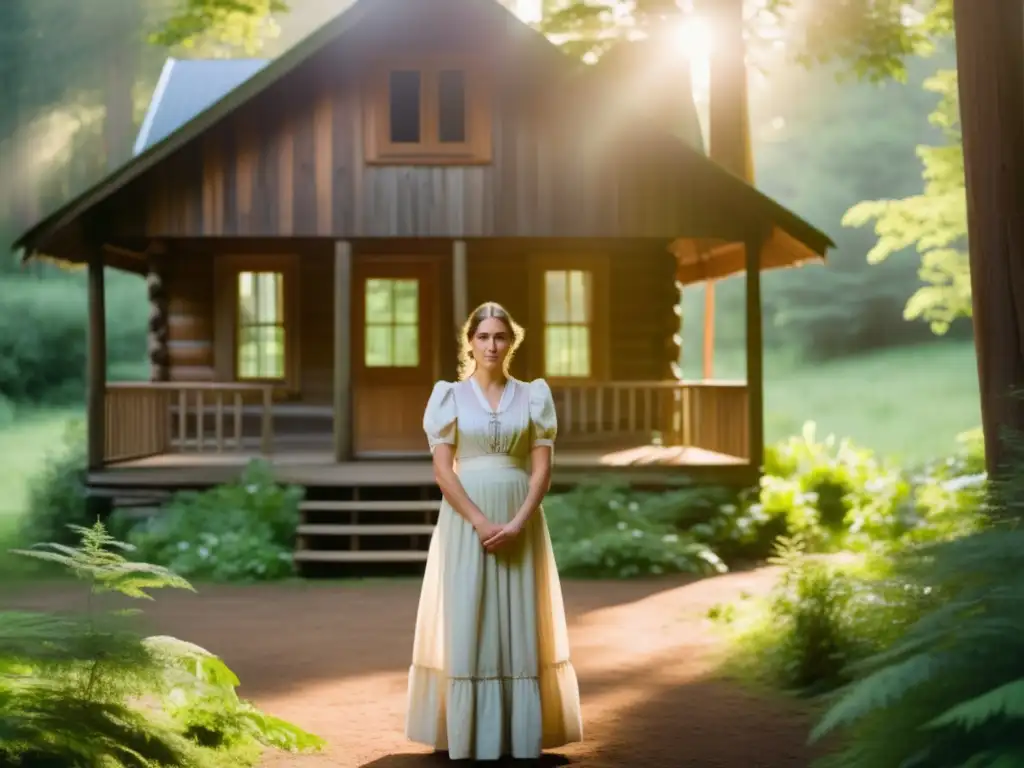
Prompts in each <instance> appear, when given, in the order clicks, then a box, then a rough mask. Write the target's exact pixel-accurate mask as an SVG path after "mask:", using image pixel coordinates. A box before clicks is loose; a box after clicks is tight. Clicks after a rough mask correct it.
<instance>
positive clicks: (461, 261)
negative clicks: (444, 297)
mask: <svg viewBox="0 0 1024 768" xmlns="http://www.w3.org/2000/svg"><path fill="white" fill-rule="evenodd" d="M452 314H453V319H454V320H455V334H456V336H458V334H459V333H460V332H461V331H462V324H463V323H465V322H466V318H467V317H469V265H468V261H467V251H466V241H465V240H456V241H455V242H454V243H452Z"/></svg>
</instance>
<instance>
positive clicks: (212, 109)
mask: <svg viewBox="0 0 1024 768" xmlns="http://www.w3.org/2000/svg"><path fill="white" fill-rule="evenodd" d="M424 2H425V0H355V2H354V3H352V4H351V5H349V6H348V7H347V8H346V9H344V10H343V11H341V12H340V13H339V14H338V15H337V16H335V17H334V18H333V19H331V20H330V21H329V22H327V23H326V24H324V25H323V26H321V27H319V28H318V29H316V30H314V31H313V32H312V33H310V34H309V35H308V36H307V37H305V38H304V39H303V40H302V41H300V42H299V43H298V44H296V45H295V46H293V47H292V48H290V49H288V50H287V51H285V52H284V53H283V54H281V55H280V56H279V57H278V58H276V59H274V60H273V61H270V62H267V61H265V60H258V59H249V60H240V61H241V63H240V64H238V66H237V67H236V66H234V65H229V66H230V67H231V68H230V69H229V68H223V69H219V68H218V69H217V77H216V78H215V80H216V82H211V83H204V84H202V85H200V86H199V90H197V91H193V92H191V95H189V94H190V91H189V85H190V84H191V85H192V86H196V85H197V83H198V82H199V80H201V79H202V78H201V76H202V75H203V74H208V75H209V74H211V73H213V72H214V71H215V68H214V67H211V66H210V65H211V64H212V62H210V61H202V62H190V63H188V65H186V66H183V65H184V64H185V62H183V61H181V60H171V61H173V62H174V63H173V64H172V63H171V61H169V62H168V65H166V66H165V70H164V73H163V74H164V75H166V82H163V88H162V89H160V88H159V87H158V91H157V92H156V93H154V99H153V104H151V105H150V109H149V111H148V112H147V121H148V125H147V124H146V123H145V122H144V124H143V127H142V130H140V133H139V137H138V139H137V141H136V148H137V152H136V154H135V156H134V157H133V159H132V160H130V161H129V162H127V163H126V164H124V165H123V166H121V167H120V168H118V169H116V170H115V171H113V172H112V173H110V174H109V175H108V176H107V177H106V178H104V179H102V180H101V181H100V182H98V183H97V184H95V185H93V186H92V187H91V188H89V189H87V190H86V191H85V192H83V193H81V194H80V195H78V196H77V197H75V198H73V199H72V200H70V201H69V202H67V203H65V204H64V205H63V206H61V207H60V208H58V209H57V210H56V211H54V212H53V213H52V214H50V215H48V216H47V217H45V218H44V219H42V220H41V221H39V222H37V223H36V224H35V225H33V226H32V227H31V228H30V229H28V230H27V231H26V232H25V233H23V234H22V235H21V236H20V237H19V238H18V239H17V240H16V241H15V242H14V244H13V247H14V248H15V249H20V250H21V251H22V252H23V253H22V255H23V258H24V259H29V258H32V256H33V255H35V251H36V250H37V249H38V248H39V247H40V246H41V245H43V246H45V243H46V242H47V240H48V239H49V238H50V237H52V236H53V235H54V234H56V233H58V232H60V231H61V230H62V228H63V227H65V226H67V225H69V224H71V223H73V222H75V221H76V220H78V219H79V217H81V216H82V215H83V214H85V213H87V212H88V211H89V210H90V209H92V208H93V207H94V206H96V205H98V204H99V203H101V202H103V201H104V200H106V199H107V198H109V197H110V196H111V195H113V194H114V193H115V192H117V191H118V190H120V189H122V188H123V187H124V186H125V185H127V184H128V183H130V182H132V181H133V180H135V179H137V178H139V177H140V176H142V175H143V174H144V173H146V172H147V171H149V170H150V169H152V168H154V167H155V166H157V165H159V164H160V163H161V162H162V161H164V160H165V159H166V158H168V157H169V156H171V155H172V154H173V153H174V152H176V151H177V150H178V149H180V148H182V147H184V146H185V145H186V144H188V143H189V142H191V141H193V140H194V139H196V138H198V137H200V136H201V135H203V134H204V133H205V132H206V131H207V130H208V129H210V128H212V127H213V126H215V125H216V124H217V123H219V122H220V121H221V120H223V119H224V118H226V117H228V116H229V115H231V114H232V113H233V112H235V110H237V109H238V108H239V107H241V106H242V105H244V104H246V103H247V102H249V101H250V100H251V99H253V98H255V97H256V96H258V95H259V94H261V93H262V92H264V91H265V90H266V89H267V88H269V87H270V86H271V85H273V84H274V83H276V82H278V81H280V80H281V79H282V78H283V77H285V76H286V75H287V74H288V73H290V72H292V71H293V70H294V69H296V68H297V67H298V66H300V65H301V64H303V63H304V62H306V61H307V60H309V59H310V58H311V57H313V56H314V55H315V54H317V53H318V52H319V51H320V50H322V49H323V48H324V47H325V46H327V45H328V44H330V43H333V42H335V41H337V40H339V39H341V38H342V37H346V36H348V35H350V34H352V33H353V31H354V30H355V29H356V28H357V27H358V26H359V25H360V23H361V22H363V21H364V20H368V19H369V18H371V17H374V18H376V19H381V18H387V17H388V16H389V15H390V16H395V15H401V13H402V12H403V11H406V12H407V11H408V8H409V7H410V6H418V7H419V8H422V7H423V6H422V3H424ZM448 2H449V3H450V4H452V5H455V6H458V5H462V6H465V8H466V10H467V11H473V12H476V13H478V14H479V13H484V14H487V15H489V19H488V20H489V21H490V22H494V23H496V24H499V25H501V26H503V28H504V29H505V30H506V31H507V32H508V34H509V35H510V36H512V37H517V38H519V42H521V43H522V44H523V45H524V46H527V47H529V48H530V49H531V50H532V52H533V53H534V54H536V55H537V56H538V57H539V59H540V60H541V61H547V62H550V63H551V64H552V65H554V66H555V67H557V68H558V69H559V70H560V71H562V72H564V73H566V74H570V73H573V72H580V71H583V70H590V71H593V69H594V68H592V67H589V66H586V65H581V64H580V62H578V61H576V60H574V59H572V58H570V57H569V56H567V55H566V54H565V53H564V52H563V51H562V50H561V49H560V48H558V46H556V45H554V44H553V43H552V42H551V41H550V40H548V39H547V38H546V37H545V36H544V35H542V34H541V33H540V32H538V31H537V30H535V29H534V28H532V27H530V26H529V25H527V24H525V23H523V22H522V21H520V20H519V19H518V18H517V17H516V16H515V15H514V14H513V13H512V12H511V11H510V10H509V9H507V8H505V7H504V6H503V5H501V4H500V3H499V2H497V0H448ZM352 36H353V37H355V35H354V34H353V35H352ZM220 63H222V62H218V64H220ZM204 68H205V71H204ZM175 70H177V71H178V73H179V74H177V75H175V74H174V72H175ZM164 79H165V78H164V77H163V76H162V77H161V80H162V81H164ZM211 79H213V78H211ZM175 81H176V82H175ZM232 82H234V83H235V84H234V86H232V87H229V86H230V83H232ZM225 89H227V90H225ZM204 102H205V105H204ZM675 142H676V145H677V148H678V149H679V150H681V151H682V153H683V154H689V155H692V156H693V157H694V158H695V160H696V162H699V163H701V164H704V165H707V166H709V168H708V170H709V171H710V172H713V173H715V174H721V175H722V176H723V177H725V178H724V179H723V181H725V183H726V184H728V185H729V186H734V188H735V190H736V194H737V195H738V196H740V198H741V199H743V198H745V199H747V200H748V202H751V203H754V204H755V205H757V207H759V208H761V209H762V210H764V211H766V218H771V219H772V220H773V221H774V222H775V223H776V224H777V225H779V226H782V227H783V228H785V229H786V230H787V231H788V232H789V233H790V234H791V235H792V236H793V237H795V238H798V239H799V240H800V241H801V242H802V243H803V244H804V245H805V246H806V248H805V249H804V251H805V254H806V257H807V258H803V259H802V260H803V261H806V260H808V258H815V257H817V258H820V257H822V256H824V254H825V252H826V251H827V249H828V248H829V247H834V245H835V244H834V243H833V242H832V240H831V239H830V238H829V237H828V236H827V235H826V234H824V233H823V232H821V231H820V230H818V229H817V228H816V227H814V226H813V225H811V224H809V223H808V222H806V221H805V220H803V219H801V218H800V217H799V216H797V215H796V214H794V213H793V212H792V211H790V210H788V209H787V208H785V207H784V206H782V205H780V204H779V203H777V202H776V201H775V200H773V199H772V198H770V197H768V196H767V195H765V194H764V193H762V192H760V191H759V190H757V189H756V188H754V187H752V186H751V185H749V184H747V183H746V182H745V181H743V180H741V179H739V178H738V177H733V176H732V174H730V173H729V172H728V171H726V170H725V169H724V168H722V167H721V166H719V165H718V164H717V163H714V162H713V161H711V160H709V159H708V158H707V157H705V156H704V155H703V154H702V153H701V152H700V151H699V150H696V149H694V148H693V147H691V146H689V145H688V144H687V143H686V142H685V141H682V140H680V139H675ZM798 261H799V260H794V261H790V262H789V263H797V262H798ZM779 266H781V264H780V265H779Z"/></svg>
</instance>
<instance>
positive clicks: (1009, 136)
mask: <svg viewBox="0 0 1024 768" xmlns="http://www.w3.org/2000/svg"><path fill="white" fill-rule="evenodd" d="M954 14H955V22H956V49H957V69H958V72H959V88H960V114H961V123H962V126H963V143H964V167H965V172H966V186H967V224H968V233H969V240H970V260H971V286H972V303H973V308H974V337H975V345H976V348H977V357H978V380H979V385H980V391H981V419H982V426H983V428H984V432H985V454H986V464H987V467H988V471H989V473H990V475H994V474H997V473H998V472H999V471H1001V470H1002V469H1003V468H1004V465H1005V460H1006V458H1007V451H1006V443H1005V437H1006V431H1007V430H1010V431H1013V432H1020V433H1022V434H1024V400H1022V399H1021V398H1020V396H1017V395H1015V394H1013V393H1014V391H1015V390H1018V389H1024V261H1022V259H1024V2H1022V0H954Z"/></svg>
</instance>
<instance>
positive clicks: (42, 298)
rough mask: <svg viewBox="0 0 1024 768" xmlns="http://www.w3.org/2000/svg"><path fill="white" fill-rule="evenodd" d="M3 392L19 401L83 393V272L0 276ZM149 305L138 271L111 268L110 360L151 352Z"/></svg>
mask: <svg viewBox="0 0 1024 768" xmlns="http://www.w3.org/2000/svg"><path fill="white" fill-rule="evenodd" d="M0 307H3V311H2V312H0V395H3V396H5V397H7V398H9V399H10V400H13V401H15V402H27V401H31V402H58V401H68V402H70V401H72V400H77V399H79V398H81V396H82V393H83V392H84V390H85V360H86V349H87V347H86V316H87V312H86V290H85V280H84V278H83V276H82V275H81V274H78V273H67V272H61V271H59V270H53V273H52V274H47V276H45V277H40V278H29V277H15V276H11V275H4V279H3V280H2V281H0ZM148 315H149V304H148V301H147V299H146V288H145V284H144V283H143V281H142V280H141V279H139V278H138V277H136V276H134V275H125V274H122V273H116V272H113V271H108V273H107V317H108V318H114V317H116V318H117V322H116V323H114V322H110V323H108V324H107V359H108V361H109V363H110V364H111V365H118V364H125V363H136V362H138V361H141V360H144V359H145V357H146V327H147V318H148Z"/></svg>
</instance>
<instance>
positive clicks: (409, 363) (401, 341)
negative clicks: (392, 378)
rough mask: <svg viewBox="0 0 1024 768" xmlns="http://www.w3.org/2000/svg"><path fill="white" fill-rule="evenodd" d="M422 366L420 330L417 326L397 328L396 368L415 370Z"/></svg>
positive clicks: (399, 326)
mask: <svg viewBox="0 0 1024 768" xmlns="http://www.w3.org/2000/svg"><path fill="white" fill-rule="evenodd" d="M419 364H420V329H419V328H417V327H416V326H415V325H397V326H395V357H394V366H395V367H396V368H415V367H416V366H418V365H419Z"/></svg>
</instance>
